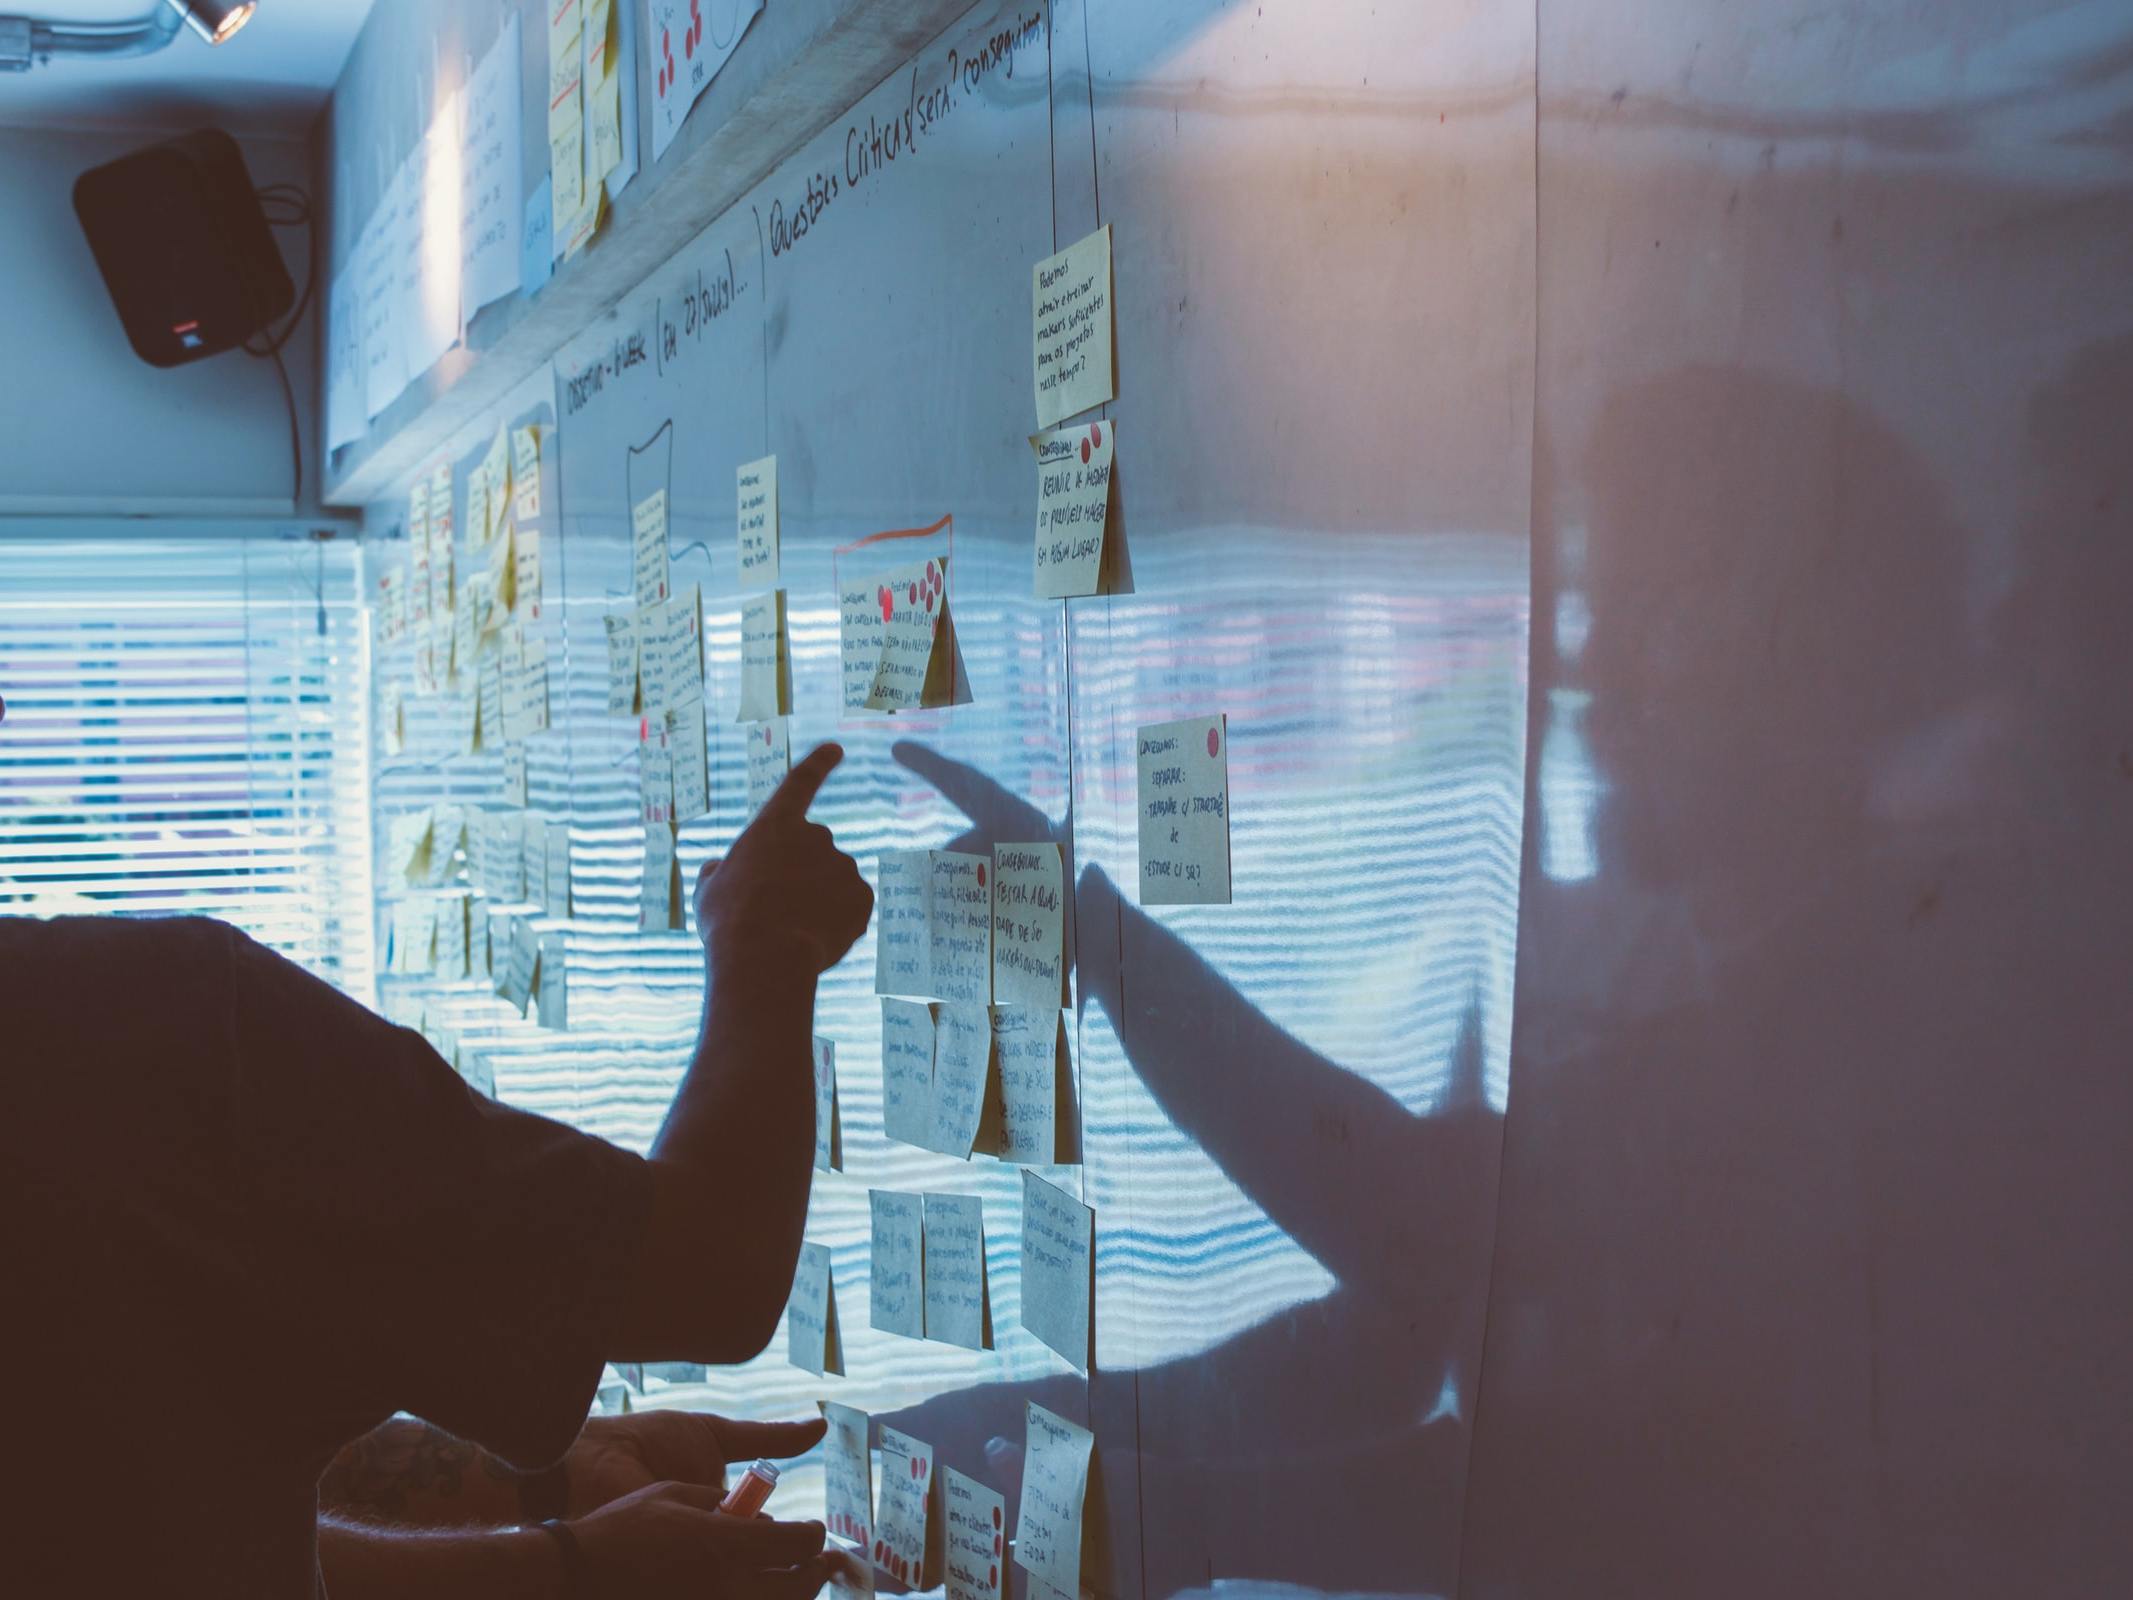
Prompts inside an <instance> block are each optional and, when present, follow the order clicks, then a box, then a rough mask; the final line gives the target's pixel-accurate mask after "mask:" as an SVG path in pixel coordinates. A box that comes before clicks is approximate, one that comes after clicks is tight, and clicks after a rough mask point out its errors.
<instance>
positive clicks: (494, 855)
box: [482, 746, 539, 900]
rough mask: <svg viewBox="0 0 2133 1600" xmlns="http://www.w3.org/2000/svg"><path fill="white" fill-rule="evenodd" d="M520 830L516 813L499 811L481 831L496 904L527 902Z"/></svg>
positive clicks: (519, 819)
mask: <svg viewBox="0 0 2133 1600" xmlns="http://www.w3.org/2000/svg"><path fill="white" fill-rule="evenodd" d="M513 748H517V747H516V746H514V747H513ZM523 827H524V824H523V822H522V820H521V818H520V816H519V813H517V812H516V811H502V812H498V813H497V814H496V815H495V816H493V817H491V818H489V820H488V822H487V824H486V825H485V826H484V827H483V830H482V831H483V832H485V833H486V834H487V836H488V842H489V847H488V851H487V855H488V858H489V859H488V879H489V893H491V894H492V895H494V896H495V897H496V898H497V899H499V900H523V899H526V898H528V895H527V887H528V886H527V883H526V857H525V850H524V845H523V832H522V830H523ZM534 892H536V893H538V892H539V886H538V885H536V886H534Z"/></svg>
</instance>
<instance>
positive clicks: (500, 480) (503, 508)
mask: <svg viewBox="0 0 2133 1600" xmlns="http://www.w3.org/2000/svg"><path fill="white" fill-rule="evenodd" d="M476 476H477V477H479V478H480V479H481V487H482V515H481V518H480V520H478V521H477V520H476V519H475V517H474V515H473V513H472V512H471V511H470V512H468V514H467V542H468V543H469V544H474V545H483V544H487V543H488V542H489V541H490V540H491V539H493V538H495V537H496V536H497V535H498V534H499V533H501V532H502V531H503V528H504V519H505V518H506V517H507V516H508V515H509V514H510V511H511V439H510V435H509V433H508V431H507V430H506V429H505V427H504V425H503V424H502V423H501V422H499V423H498V424H497V425H496V437H495V438H494V439H492V440H490V441H489V450H488V453H487V454H486V455H484V456H483V457H482V461H481V467H480V469H479V470H478V471H477V473H476Z"/></svg>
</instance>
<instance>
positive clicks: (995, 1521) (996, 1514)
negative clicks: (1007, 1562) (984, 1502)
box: [992, 1506, 1000, 1550]
mask: <svg viewBox="0 0 2133 1600" xmlns="http://www.w3.org/2000/svg"><path fill="white" fill-rule="evenodd" d="M992 1525H993V1526H994V1527H995V1528H997V1527H999V1526H1000V1508H999V1507H998V1506H994V1507H993V1508H992ZM992 1547H993V1549H995V1550H998V1549H999V1548H1000V1541H999V1540H997V1539H995V1540H993V1542H992Z"/></svg>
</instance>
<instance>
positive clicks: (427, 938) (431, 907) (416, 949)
mask: <svg viewBox="0 0 2133 1600" xmlns="http://www.w3.org/2000/svg"><path fill="white" fill-rule="evenodd" d="M392 938H393V948H392V960H391V969H392V970H393V971H394V972H403V973H419V972H428V971H429V970H430V967H431V964H432V962H433V960H434V959H435V953H436V946H437V902H436V901H435V900H434V899H432V898H431V897H430V896H429V895H426V894H417V895H409V896H408V897H407V898H406V899H405V900H402V901H399V902H398V903H397V904H395V905H394V907H393V926H392Z"/></svg>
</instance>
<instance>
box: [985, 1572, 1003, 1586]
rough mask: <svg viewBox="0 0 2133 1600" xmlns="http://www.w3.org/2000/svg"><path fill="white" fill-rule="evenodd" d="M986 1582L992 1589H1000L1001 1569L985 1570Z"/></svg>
mask: <svg viewBox="0 0 2133 1600" xmlns="http://www.w3.org/2000/svg"><path fill="white" fill-rule="evenodd" d="M985 1581H986V1583H987V1584H988V1585H990V1586H991V1587H993V1588H995V1589H997V1588H999V1587H1000V1569H999V1568H998V1567H987V1568H986V1569H985Z"/></svg>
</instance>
